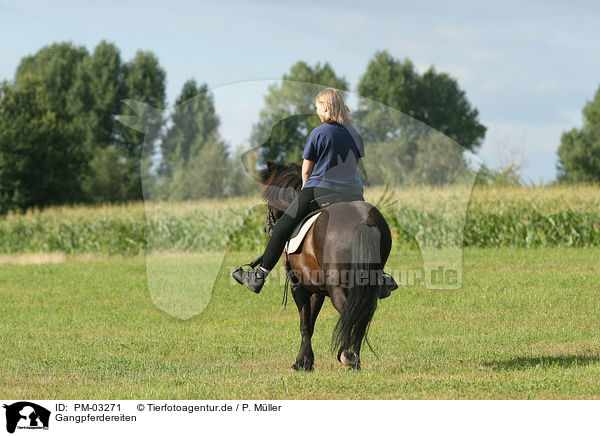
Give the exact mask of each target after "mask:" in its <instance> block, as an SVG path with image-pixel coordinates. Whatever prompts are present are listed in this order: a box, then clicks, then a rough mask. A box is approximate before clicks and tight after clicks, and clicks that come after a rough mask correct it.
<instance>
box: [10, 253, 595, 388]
mask: <svg viewBox="0 0 600 436" xmlns="http://www.w3.org/2000/svg"><path fill="white" fill-rule="evenodd" d="M254 254H255V253H231V254H229V255H228V257H227V260H226V264H227V265H235V264H236V263H244V262H247V261H248V260H249V259H251V258H252V257H253V255H254ZM170 259H171V260H170V262H171V264H173V263H177V262H175V260H176V259H177V258H170ZM174 259H175V260H174ZM204 262H209V264H210V263H213V264H214V262H215V256H214V255H211V254H199V255H187V256H185V257H182V258H181V262H180V264H179V266H178V267H177V268H179V269H178V270H177V271H178V276H179V277H180V280H183V281H185V280H184V279H183V277H186V270H187V273H189V274H190V275H189V277H190V280H196V279H198V280H201V277H202V274H199V273H198V270H195V269H196V268H198V266H199V265H202V264H203V263H204ZM420 264H421V263H420V258H419V252H418V251H406V252H401V251H399V249H395V251H394V253H393V255H392V257H391V258H390V260H389V261H388V268H389V269H392V268H399V267H407V268H411V267H419V266H420ZM598 264H600V249H599V248H577V249H576V248H540V249H468V250H465V252H464V271H463V281H464V286H463V289H460V290H436V291H434V290H425V289H424V288H423V287H420V286H407V287H402V288H401V289H399V290H397V291H395V292H394V293H393V294H392V296H391V297H390V298H388V299H386V300H383V301H381V302H380V305H379V308H378V310H377V312H376V314H375V318H374V321H373V324H372V326H371V330H370V341H371V343H372V345H373V347H374V348H375V350H376V352H377V354H378V357H376V356H375V355H374V354H373V353H372V352H370V351H369V350H368V348H367V347H365V350H364V352H363V355H362V361H363V369H362V371H360V372H354V371H348V370H346V369H344V368H343V367H342V366H341V365H340V364H338V363H337V362H335V361H334V358H333V357H332V356H331V354H330V353H329V341H330V338H331V332H332V329H333V326H334V324H335V321H336V320H337V314H336V312H335V311H334V309H333V308H332V306H331V303H330V302H329V301H327V302H326V303H325V306H324V308H323V311H322V313H321V315H320V317H319V319H318V321H317V326H316V332H315V336H314V339H313V347H314V350H315V358H316V361H315V371H314V372H313V373H295V372H292V371H291V370H290V369H289V368H290V365H291V364H292V363H293V361H294V359H295V357H296V353H297V351H298V346H299V344H300V336H299V331H298V322H299V321H298V315H297V311H296V308H295V305H294V303H293V300H292V299H291V297H290V303H289V304H288V307H287V309H286V310H282V308H281V306H280V302H281V296H282V287H280V285H279V283H278V282H279V281H278V280H272V281H271V283H269V285H268V286H266V287H265V288H264V289H263V291H262V293H261V294H260V295H258V296H257V295H254V294H252V293H250V292H249V291H246V290H245V289H244V288H242V287H241V286H239V285H230V281H229V278H228V276H227V272H228V271H226V270H225V268H222V271H221V272H220V275H219V279H218V282H217V286H216V288H215V291H214V292H213V293H212V295H211V296H210V300H208V299H206V298H207V297H208V295H207V294H206V293H205V292H204V293H200V294H199V295H196V294H194V292H195V291H194V289H188V288H189V285H186V286H188V288H186V291H185V292H189V294H187V295H188V296H189V297H190V298H191V299H192V300H193V299H194V298H198V299H199V302H198V301H196V302H194V301H192V304H196V305H197V306H196V307H195V308H194V307H192V308H191V309H190V310H191V311H193V310H200V309H201V308H202V307H203V306H204V304H206V302H208V305H207V306H206V308H205V310H204V311H203V312H202V313H200V314H199V315H197V316H195V317H192V318H190V319H188V320H185V321H184V320H181V319H178V318H175V317H172V316H169V315H168V314H166V313H165V312H163V311H161V310H159V309H158V308H157V307H156V306H155V304H154V303H153V301H152V298H151V295H150V292H151V291H148V288H147V287H146V263H145V258H143V257H111V258H108V259H102V260H96V261H94V260H89V259H88V260H87V261H83V260H82V259H80V258H70V259H69V260H68V261H67V262H66V263H57V264H43V265H12V264H2V265H0V299H1V301H2V305H1V307H0V328H1V332H2V334H1V335H0V353H1V355H2V360H1V361H0V397H2V398H34V399H81V398H84V399H101V398H116V399H134V398H155V399H159V398H160V399H167V398H169V399H203V398H210V399H231V398H247V399H259V398H260V399H374V398H377V399H394V398H412V399H416V398H439V399H441V398H476V399H486V398H519V399H525V398H537V399H542V398H554V399H557V398H561V399H567V398H568V399H573V398H595V399H598V398H600V388H599V387H598V386H599V384H598V380H599V379H600V339H599V334H600V298H598V283H599V282H600V271H599V270H598ZM200 271H202V270H200ZM194 277H195V278H194ZM182 295H183V294H182ZM154 297H156V295H154ZM166 297H167V298H168V295H167V296H166ZM184 297H186V295H184ZM186 298H187V297H186ZM202 298H205V299H206V300H205V301H204V300H202ZM188 299H189V298H188ZM188 315H189V313H188Z"/></svg>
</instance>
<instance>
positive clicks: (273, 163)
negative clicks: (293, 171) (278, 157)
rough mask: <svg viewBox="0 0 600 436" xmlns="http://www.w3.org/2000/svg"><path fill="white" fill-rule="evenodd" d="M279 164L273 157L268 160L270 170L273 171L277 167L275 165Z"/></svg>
mask: <svg viewBox="0 0 600 436" xmlns="http://www.w3.org/2000/svg"><path fill="white" fill-rule="evenodd" d="M276 165H277V164H276V163H275V162H273V161H272V160H271V159H268V160H267V168H268V170H269V172H271V171H273V170H274V169H275V166H276Z"/></svg>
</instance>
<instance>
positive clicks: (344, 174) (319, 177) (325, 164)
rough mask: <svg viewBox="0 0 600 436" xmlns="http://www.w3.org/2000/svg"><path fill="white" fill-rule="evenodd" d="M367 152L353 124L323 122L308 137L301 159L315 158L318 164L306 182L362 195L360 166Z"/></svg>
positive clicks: (315, 185)
mask: <svg viewBox="0 0 600 436" xmlns="http://www.w3.org/2000/svg"><path fill="white" fill-rule="evenodd" d="M364 156H365V146H364V144H363V141H362V138H361V137H360V135H359V133H358V131H357V130H356V129H355V128H354V126H352V125H350V124H338V123H323V124H321V125H320V126H319V127H317V128H315V129H314V130H313V131H312V132H310V135H309V136H308V139H307V140H306V146H305V147H304V154H302V159H308V160H312V161H314V162H315V167H314V168H313V171H312V173H311V175H310V177H309V178H308V180H307V181H306V184H305V185H304V186H305V187H306V188H309V187H311V186H312V187H319V188H325V189H331V190H332V191H336V192H342V193H345V194H356V195H362V194H363V191H364V189H363V185H362V182H361V181H360V176H359V173H358V168H357V166H358V158H359V157H364Z"/></svg>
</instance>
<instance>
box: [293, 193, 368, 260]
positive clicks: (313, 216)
mask: <svg viewBox="0 0 600 436" xmlns="http://www.w3.org/2000/svg"><path fill="white" fill-rule="evenodd" d="M345 201H365V199H364V197H363V196H362V195H352V194H341V193H335V194H328V195H323V196H321V197H317V198H315V199H314V200H312V201H311V202H310V203H309V205H308V207H309V209H310V210H311V212H309V214H308V215H306V217H304V219H303V220H302V221H301V222H300V223H299V224H298V225H296V227H295V228H294V230H293V231H292V235H291V236H290V239H289V240H288V241H287V243H286V244H285V251H286V253H287V254H292V253H295V252H296V251H298V249H299V248H300V246H301V245H302V241H303V240H304V236H306V233H307V232H308V229H310V227H311V226H312V225H313V223H314V222H315V221H316V220H317V218H318V217H319V215H320V214H321V212H323V210H324V209H325V208H326V207H327V206H330V205H332V204H334V203H342V202H345Z"/></svg>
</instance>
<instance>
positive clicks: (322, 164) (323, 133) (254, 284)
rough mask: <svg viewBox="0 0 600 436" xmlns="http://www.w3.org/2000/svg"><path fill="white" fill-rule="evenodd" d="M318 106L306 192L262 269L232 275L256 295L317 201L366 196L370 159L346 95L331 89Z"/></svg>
mask: <svg viewBox="0 0 600 436" xmlns="http://www.w3.org/2000/svg"><path fill="white" fill-rule="evenodd" d="M315 105H316V110H317V115H318V116H319V118H320V119H321V121H322V122H323V124H321V125H320V126H318V127H317V128H315V129H314V130H313V131H312V132H311V133H310V135H309V136H308V139H307V141H306V146H305V147H304V153H303V154H302V159H303V163H302V189H301V190H300V193H299V194H298V196H297V197H296V198H295V199H294V201H293V202H292V203H291V204H290V205H289V206H288V208H287V209H286V211H285V212H284V214H283V215H282V216H281V218H279V219H278V220H277V222H276V223H275V226H274V227H273V233H272V235H271V238H270V239H269V242H268V243H267V247H266V248H265V252H264V254H263V256H262V261H261V264H260V266H259V267H258V268H256V269H252V270H249V271H243V270H242V268H241V267H238V268H236V269H235V270H234V271H233V273H232V277H233V278H234V279H236V280H237V281H238V282H239V283H240V284H243V285H245V286H246V287H247V288H248V289H250V290H251V291H253V292H256V293H257V294H258V293H259V292H260V290H261V288H262V287H263V285H264V283H265V279H266V277H267V275H268V274H269V272H270V271H271V270H272V269H273V267H274V266H275V265H276V264H277V261H278V260H279V258H280V257H281V253H282V252H283V249H284V247H285V243H286V242H287V240H288V239H289V237H290V236H291V233H292V231H293V230H294V228H295V227H296V225H297V224H298V223H300V222H301V221H302V219H303V218H304V217H305V216H306V215H308V213H309V212H310V211H309V203H310V202H311V201H312V200H313V199H314V198H317V197H321V196H323V195H327V194H333V193H344V194H353V195H357V196H362V195H363V191H364V189H363V185H362V182H361V180H360V177H359V174H358V166H359V164H360V158H362V157H364V155H365V151H364V144H363V141H362V139H361V137H360V135H359V134H358V131H357V130H356V129H355V128H354V127H353V126H352V125H350V123H351V122H352V120H351V119H350V116H349V112H350V110H349V109H348V107H347V106H346V105H345V104H344V100H343V98H342V94H341V93H340V92H339V91H337V90H335V89H333V88H327V89H325V90H323V91H321V92H320V93H319V94H318V95H317V97H316V101H315Z"/></svg>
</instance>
